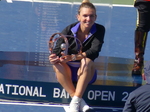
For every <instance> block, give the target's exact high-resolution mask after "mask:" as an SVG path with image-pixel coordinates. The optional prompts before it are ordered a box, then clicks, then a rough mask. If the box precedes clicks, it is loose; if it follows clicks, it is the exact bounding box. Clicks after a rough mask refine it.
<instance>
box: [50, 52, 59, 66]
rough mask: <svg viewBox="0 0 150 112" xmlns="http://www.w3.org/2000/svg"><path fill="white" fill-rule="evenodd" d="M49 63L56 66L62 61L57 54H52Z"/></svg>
mask: <svg viewBox="0 0 150 112" xmlns="http://www.w3.org/2000/svg"><path fill="white" fill-rule="evenodd" d="M49 61H50V63H51V64H56V63H59V62H60V59H59V57H58V56H56V54H51V55H50V56H49Z"/></svg>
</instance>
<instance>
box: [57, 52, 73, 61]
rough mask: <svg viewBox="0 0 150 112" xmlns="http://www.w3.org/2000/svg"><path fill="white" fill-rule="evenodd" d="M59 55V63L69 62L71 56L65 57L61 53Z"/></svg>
mask: <svg viewBox="0 0 150 112" xmlns="http://www.w3.org/2000/svg"><path fill="white" fill-rule="evenodd" d="M61 55H62V56H61V57H60V58H59V59H60V62H62V63H66V62H68V61H71V55H65V54H64V53H63V52H62V53H61Z"/></svg>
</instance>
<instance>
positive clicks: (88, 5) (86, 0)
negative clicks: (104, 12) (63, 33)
mask: <svg viewBox="0 0 150 112" xmlns="http://www.w3.org/2000/svg"><path fill="white" fill-rule="evenodd" d="M83 7H84V8H91V9H94V10H95V12H96V8H95V6H94V5H93V4H92V3H91V2H90V1H89V0H83V1H82V4H81V5H80V6H79V9H78V14H80V10H81V8H83Z"/></svg>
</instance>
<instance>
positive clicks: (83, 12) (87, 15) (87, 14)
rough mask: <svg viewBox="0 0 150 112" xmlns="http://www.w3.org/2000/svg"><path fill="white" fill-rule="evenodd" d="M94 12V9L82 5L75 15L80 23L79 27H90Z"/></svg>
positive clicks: (94, 16) (94, 18) (94, 17)
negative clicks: (78, 12)
mask: <svg viewBox="0 0 150 112" xmlns="http://www.w3.org/2000/svg"><path fill="white" fill-rule="evenodd" d="M96 17H97V16H96V12H95V10H94V9H91V8H85V7H82V8H81V9H80V14H78V15H77V19H78V21H80V23H81V27H84V28H91V27H92V25H93V24H94V22H95V20H96Z"/></svg>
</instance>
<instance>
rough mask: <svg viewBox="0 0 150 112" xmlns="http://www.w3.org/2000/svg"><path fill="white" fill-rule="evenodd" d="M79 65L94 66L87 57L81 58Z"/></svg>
mask: <svg viewBox="0 0 150 112" xmlns="http://www.w3.org/2000/svg"><path fill="white" fill-rule="evenodd" d="M81 65H82V66H85V67H88V68H89V67H90V68H92V67H93V66H94V62H93V61H92V60H91V59H89V58H83V59H82V60H81Z"/></svg>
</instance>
